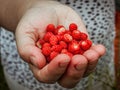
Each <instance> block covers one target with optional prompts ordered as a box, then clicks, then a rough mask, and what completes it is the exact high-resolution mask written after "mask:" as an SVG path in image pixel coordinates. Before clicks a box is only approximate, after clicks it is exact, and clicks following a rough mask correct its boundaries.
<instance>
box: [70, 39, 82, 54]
mask: <svg viewBox="0 0 120 90" xmlns="http://www.w3.org/2000/svg"><path fill="white" fill-rule="evenodd" d="M79 50H80V46H79V43H78V42H77V41H72V42H71V43H69V45H68V51H69V52H71V53H73V54H77V53H79Z"/></svg>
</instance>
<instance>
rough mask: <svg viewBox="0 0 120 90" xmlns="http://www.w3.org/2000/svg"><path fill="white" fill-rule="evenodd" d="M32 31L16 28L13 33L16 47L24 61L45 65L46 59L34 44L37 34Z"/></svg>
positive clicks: (39, 65)
mask: <svg viewBox="0 0 120 90" xmlns="http://www.w3.org/2000/svg"><path fill="white" fill-rule="evenodd" d="M34 32H35V31H34ZM34 32H33V31H30V30H29V31H25V30H19V29H17V30H16V33H15V35H16V43H17V48H18V52H19V54H20V56H21V58H22V59H23V60H24V61H26V62H28V63H30V64H33V65H35V66H36V67H38V68H42V67H44V66H45V65H46V60H45V57H44V55H43V54H42V52H41V50H40V49H39V48H38V47H37V46H36V44H35V43H36V40H37V36H36V34H35V33H34Z"/></svg>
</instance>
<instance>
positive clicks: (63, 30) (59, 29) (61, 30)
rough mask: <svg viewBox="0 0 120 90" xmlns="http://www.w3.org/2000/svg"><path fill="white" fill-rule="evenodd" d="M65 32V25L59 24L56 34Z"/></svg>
mask: <svg viewBox="0 0 120 90" xmlns="http://www.w3.org/2000/svg"><path fill="white" fill-rule="evenodd" d="M65 32H66V29H65V27H63V26H61V27H59V28H58V29H57V34H58V35H63V34H64V33H65Z"/></svg>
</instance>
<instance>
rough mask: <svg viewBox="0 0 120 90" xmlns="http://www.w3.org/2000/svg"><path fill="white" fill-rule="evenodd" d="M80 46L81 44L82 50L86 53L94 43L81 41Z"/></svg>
mask: <svg viewBox="0 0 120 90" xmlns="http://www.w3.org/2000/svg"><path fill="white" fill-rule="evenodd" d="M79 44H80V47H81V49H83V50H85V51H86V50H88V49H89V48H90V47H91V44H92V43H91V41H90V40H84V41H80V43H79Z"/></svg>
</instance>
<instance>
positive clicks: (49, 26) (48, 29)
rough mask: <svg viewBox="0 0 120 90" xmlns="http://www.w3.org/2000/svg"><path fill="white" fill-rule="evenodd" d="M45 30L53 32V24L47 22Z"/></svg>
mask: <svg viewBox="0 0 120 90" xmlns="http://www.w3.org/2000/svg"><path fill="white" fill-rule="evenodd" d="M46 31H47V32H54V31H55V26H54V24H48V25H47V28H46Z"/></svg>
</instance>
